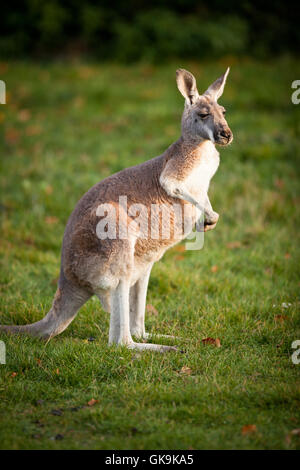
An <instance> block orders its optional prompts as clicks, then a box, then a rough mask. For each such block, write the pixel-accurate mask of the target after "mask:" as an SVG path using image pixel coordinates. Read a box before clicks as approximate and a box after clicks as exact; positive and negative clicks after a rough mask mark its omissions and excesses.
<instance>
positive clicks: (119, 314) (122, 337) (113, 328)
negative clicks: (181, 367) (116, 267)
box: [109, 279, 177, 352]
mask: <svg viewBox="0 0 300 470" xmlns="http://www.w3.org/2000/svg"><path fill="white" fill-rule="evenodd" d="M129 289H130V286H129V282H128V280H124V279H122V280H120V282H119V284H118V286H117V287H116V289H114V290H113V291H112V292H111V314H110V328H109V344H112V343H117V344H120V345H124V346H127V347H128V348H130V349H139V350H150V351H159V352H165V351H177V348H175V347H172V346H163V345H160V344H145V343H135V342H134V341H133V340H132V337H131V333H130V326H129ZM117 335H119V337H118V339H117ZM116 339H117V341H116Z"/></svg>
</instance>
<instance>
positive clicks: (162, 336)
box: [143, 333, 180, 339]
mask: <svg viewBox="0 0 300 470" xmlns="http://www.w3.org/2000/svg"><path fill="white" fill-rule="evenodd" d="M143 338H144V339H151V338H169V339H180V338H179V336H173V335H161V334H159V333H158V334H156V333H144V335H143Z"/></svg>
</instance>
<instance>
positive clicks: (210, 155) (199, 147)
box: [163, 136, 219, 179]
mask: <svg viewBox="0 0 300 470" xmlns="http://www.w3.org/2000/svg"><path fill="white" fill-rule="evenodd" d="M163 156H164V165H166V164H167V163H168V161H170V160H173V163H174V165H175V167H176V169H177V171H178V173H177V178H178V179H185V177H186V176H187V174H189V173H190V172H192V171H193V169H194V168H196V167H198V166H199V165H201V164H206V165H211V166H216V165H217V166H218V164H219V152H218V151H217V149H216V147H215V145H214V144H213V143H212V142H211V141H210V140H204V139H202V140H198V141H193V140H187V139H184V138H183V137H182V136H181V137H180V138H179V139H178V140H177V141H176V142H174V143H173V144H172V145H170V147H168V148H167V150H166V151H165V152H164V154H163ZM172 166H173V165H172Z"/></svg>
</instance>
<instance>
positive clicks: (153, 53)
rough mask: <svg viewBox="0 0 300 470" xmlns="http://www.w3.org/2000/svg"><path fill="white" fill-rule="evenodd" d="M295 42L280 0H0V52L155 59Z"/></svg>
mask: <svg viewBox="0 0 300 470" xmlns="http://www.w3.org/2000/svg"><path fill="white" fill-rule="evenodd" d="M298 50H299V10H298V7H297V6H296V3H294V4H293V3H291V4H288V3H287V2H283V1H279V0H273V1H270V0H267V1H265V2H257V1H250V0H249V1H242V0H241V1H233V0H226V1H221V0H209V1H208V0H207V1H205V2H203V1H201V0H165V1H158V0H152V1H143V0H126V1H125V0H120V1H113V0H102V1H93V0H87V1H79V0H66V1H59V0H49V1H45V0H24V1H22V2H17V1H16V0H10V1H6V2H2V4H1V30H0V57H2V58H3V57H18V56H33V57H48V56H51V55H54V56H55V55H57V54H61V53H75V54H76V53H82V54H86V55H90V56H93V57H96V58H101V59H113V60H120V61H136V60H140V59H145V60H150V61H162V60H165V59H166V58H172V57H186V58H195V59H197V58H203V57H218V56H221V55H224V54H235V55H238V54H247V55H255V56H259V57H267V56H272V55H274V54H278V53H283V52H286V51H288V52H290V53H293V54H297V52H298Z"/></svg>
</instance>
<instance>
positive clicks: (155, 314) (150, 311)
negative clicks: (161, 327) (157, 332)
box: [146, 304, 158, 317]
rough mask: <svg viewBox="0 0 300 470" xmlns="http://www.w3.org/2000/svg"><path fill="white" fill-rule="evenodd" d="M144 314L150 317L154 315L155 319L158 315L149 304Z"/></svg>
mask: <svg viewBox="0 0 300 470" xmlns="http://www.w3.org/2000/svg"><path fill="white" fill-rule="evenodd" d="M146 312H148V313H150V314H151V315H154V316H155V317H157V315H158V311H157V310H156V308H155V307H153V305H151V304H147V305H146Z"/></svg>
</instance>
